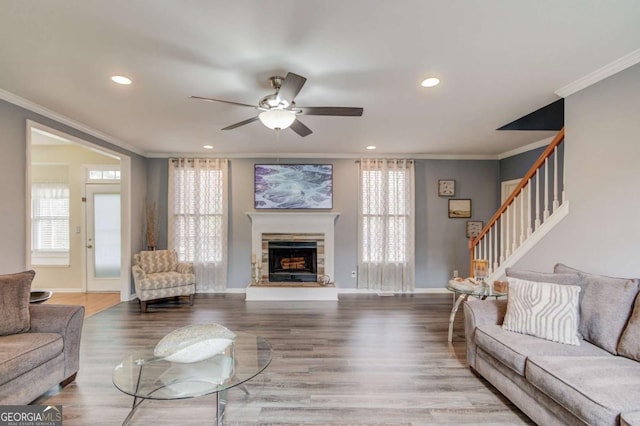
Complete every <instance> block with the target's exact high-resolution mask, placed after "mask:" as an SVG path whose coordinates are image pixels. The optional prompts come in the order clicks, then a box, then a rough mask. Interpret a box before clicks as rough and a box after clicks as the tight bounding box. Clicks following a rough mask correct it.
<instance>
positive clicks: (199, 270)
mask: <svg viewBox="0 0 640 426" xmlns="http://www.w3.org/2000/svg"><path fill="white" fill-rule="evenodd" d="M228 168H229V166H228V161H227V160H226V159H186V158H178V159H175V158H174V159H171V160H170V161H169V214H168V219H169V235H168V240H169V247H170V248H173V249H175V250H176V251H177V253H178V259H179V260H181V261H186V262H193V266H194V269H195V274H196V291H199V292H208V291H219V290H224V289H225V288H226V287H227V251H228V237H227V230H228V222H229V219H228V202H227V192H228V179H227V176H228Z"/></svg>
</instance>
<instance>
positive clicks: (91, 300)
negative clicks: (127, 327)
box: [44, 293, 120, 318]
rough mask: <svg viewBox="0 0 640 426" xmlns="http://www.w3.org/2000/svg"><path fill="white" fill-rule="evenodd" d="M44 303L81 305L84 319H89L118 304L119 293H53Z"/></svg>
mask: <svg viewBox="0 0 640 426" xmlns="http://www.w3.org/2000/svg"><path fill="white" fill-rule="evenodd" d="M44 303H53V304H59V305H83V306H84V317H85V318H89V317H90V316H92V315H95V314H97V313H98V312H102V311H104V310H105V309H109V308H110V307H112V306H115V305H117V304H118V303H120V293H53V295H52V296H51V298H50V299H49V300H47V301H46V302H44Z"/></svg>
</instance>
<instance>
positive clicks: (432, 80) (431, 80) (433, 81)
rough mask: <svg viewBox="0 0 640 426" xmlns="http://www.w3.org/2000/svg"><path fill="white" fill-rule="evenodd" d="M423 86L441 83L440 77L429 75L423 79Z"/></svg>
mask: <svg viewBox="0 0 640 426" xmlns="http://www.w3.org/2000/svg"><path fill="white" fill-rule="evenodd" d="M420 84H422V87H433V86H437V85H438V84H440V79H439V78H435V77H429V78H427V79H424V80H422V83H420Z"/></svg>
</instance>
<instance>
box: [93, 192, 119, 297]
mask: <svg viewBox="0 0 640 426" xmlns="http://www.w3.org/2000/svg"><path fill="white" fill-rule="evenodd" d="M85 194H86V196H85V198H86V202H85V220H86V229H87V231H86V237H87V238H86V240H87V241H86V245H85V250H86V256H85V259H86V260H87V267H86V271H87V292H96V291H119V290H120V277H121V275H122V262H121V258H122V250H121V247H122V242H121V238H120V233H121V224H120V204H121V203H120V185H118V184H86V185H85Z"/></svg>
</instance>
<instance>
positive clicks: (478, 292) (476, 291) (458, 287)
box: [447, 280, 508, 343]
mask: <svg viewBox="0 0 640 426" xmlns="http://www.w3.org/2000/svg"><path fill="white" fill-rule="evenodd" d="M447 290H449V291H451V292H453V294H454V297H456V296H457V299H456V302H455V303H454V305H453V308H451V315H449V336H448V341H449V343H451V342H453V322H454V320H455V319H456V313H457V312H458V308H460V305H461V304H462V302H464V301H465V300H467V298H468V297H469V296H475V297H478V298H479V299H481V300H485V299H486V298H487V297H495V298H496V299H497V298H498V297H502V296H507V294H508V293H503V292H499V291H495V290H494V289H493V288H490V287H485V286H483V285H472V284H471V283H469V282H465V281H462V282H458V281H453V280H451V281H449V283H448V284H447Z"/></svg>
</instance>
